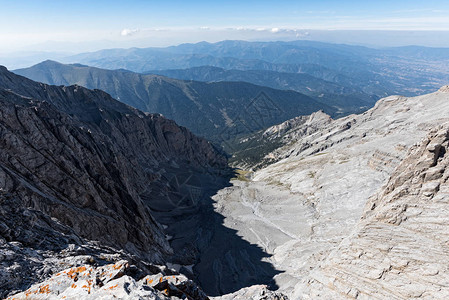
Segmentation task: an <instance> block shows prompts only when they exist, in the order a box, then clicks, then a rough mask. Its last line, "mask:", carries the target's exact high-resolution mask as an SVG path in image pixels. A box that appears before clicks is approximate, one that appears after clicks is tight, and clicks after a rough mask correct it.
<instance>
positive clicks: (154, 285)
mask: <svg viewBox="0 0 449 300" xmlns="http://www.w3.org/2000/svg"><path fill="white" fill-rule="evenodd" d="M112 298H119V299H129V300H131V299H161V300H162V299H198V300H206V299H208V297H207V296H206V295H205V294H204V293H203V292H202V291H201V290H200V289H199V288H198V287H197V286H196V285H195V284H194V283H193V282H192V281H191V280H188V279H187V278H186V277H185V276H183V275H175V274H171V275H164V274H163V273H156V274H150V275H146V274H145V273H144V272H142V270H140V269H138V268H137V267H136V266H134V265H130V264H129V262H127V261H126V260H122V261H118V262H116V263H115V264H109V265H105V266H101V267H95V266H91V265H82V266H80V267H73V268H70V269H66V270H62V271H60V272H58V273H57V274H55V275H53V276H52V277H51V278H49V279H47V280H46V281H44V282H41V283H38V284H35V285H33V286H31V287H30V288H29V289H27V290H26V291H24V292H21V293H18V294H16V295H12V296H10V297H8V298H7V299H8V300H13V299H16V300H20V299H36V300H37V299H68V300H69V299H73V300H75V299H92V300H94V299H112Z"/></svg>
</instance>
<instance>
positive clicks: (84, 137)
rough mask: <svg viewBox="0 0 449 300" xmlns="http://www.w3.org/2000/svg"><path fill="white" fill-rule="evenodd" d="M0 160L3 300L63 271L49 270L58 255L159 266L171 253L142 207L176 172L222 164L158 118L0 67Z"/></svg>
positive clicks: (202, 144) (162, 194)
mask: <svg viewBox="0 0 449 300" xmlns="http://www.w3.org/2000/svg"><path fill="white" fill-rule="evenodd" d="M0 152H1V155H0V190H1V193H2V194H1V203H2V205H1V211H0V229H1V230H0V231H1V238H0V242H1V243H0V250H1V255H3V257H4V259H2V261H1V263H0V267H1V268H2V272H0V273H1V275H0V290H2V292H3V293H2V295H3V296H4V295H5V294H6V293H8V292H9V291H12V290H15V289H22V288H24V287H26V286H27V285H29V283H32V282H34V281H36V280H38V279H39V278H46V276H48V275H49V274H51V273H53V272H55V271H57V270H58V269H60V268H62V267H70V266H71V265H70V263H69V264H63V263H61V264H59V263H56V262H60V261H58V259H55V258H56V257H58V255H59V256H60V258H61V259H62V258H63V257H64V254H60V253H63V251H64V249H65V251H66V252H67V251H68V252H70V251H72V252H74V253H77V254H80V253H81V254H89V255H93V256H94V257H93V259H94V260H95V257H97V258H98V260H99V261H105V259H104V258H100V256H102V255H101V252H105V253H110V254H111V255H112V254H113V255H116V256H118V257H124V258H130V257H131V258H130V259H132V257H134V259H135V260H139V259H143V260H146V261H147V262H150V263H151V262H153V263H161V262H163V257H166V256H168V255H172V249H171V247H170V246H169V244H168V242H167V240H166V237H165V235H164V233H163V230H162V228H161V226H160V225H159V224H158V222H156V221H155V220H154V218H153V216H152V214H151V212H150V209H149V206H150V204H151V202H152V201H155V199H159V198H163V199H166V201H169V200H170V198H166V194H167V193H170V192H173V193H176V192H178V191H177V187H175V186H173V185H170V184H169V178H170V176H172V175H173V174H176V172H184V171H186V170H192V171H197V172H203V173H205V172H206V171H207V172H208V173H211V174H214V172H219V170H222V169H224V168H225V166H226V159H225V157H224V156H223V155H221V154H220V153H218V152H217V151H216V150H215V149H214V148H213V146H212V145H211V144H210V143H209V142H207V141H206V140H204V139H201V138H197V137H195V136H194V135H193V134H191V133H190V132H189V131H188V130H187V129H185V128H183V127H179V126H177V125H176V124H175V123H174V122H173V121H170V120H167V119H165V118H164V117H162V116H160V115H151V114H145V113H142V112H140V111H138V110H136V109H133V108H131V107H128V106H126V105H124V104H122V103H120V102H118V101H116V100H114V99H112V98H111V97H110V96H109V95H108V94H106V93H105V92H102V91H99V90H94V91H91V90H88V89H85V88H82V87H79V86H70V87H56V86H49V85H45V84H40V83H36V82H33V81H31V80H28V79H26V78H24V77H21V76H17V75H14V74H12V73H10V72H8V71H7V70H6V69H5V68H3V67H1V68H0ZM142 195H145V199H144V200H143V199H142ZM70 245H72V246H70ZM111 247H112V248H111ZM67 249H69V250H67ZM70 249H71V250H70ZM114 249H115V250H114ZM77 250H78V252H77ZM61 251H62V252H61ZM58 253H59V254H58ZM66 256H70V255H66ZM46 258H49V259H50V263H49V261H45V259H46ZM52 258H53V260H51V259H52ZM116 259H118V258H116ZM73 263H75V262H73ZM78 263H79V262H78ZM19 271H20V272H19ZM21 272H23V273H21ZM25 272H26V273H27V274H29V276H21V274H24V273H25Z"/></svg>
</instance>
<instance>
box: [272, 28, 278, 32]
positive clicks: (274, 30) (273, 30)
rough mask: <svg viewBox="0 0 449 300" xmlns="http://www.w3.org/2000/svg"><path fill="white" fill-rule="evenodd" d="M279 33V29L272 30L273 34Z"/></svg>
mask: <svg viewBox="0 0 449 300" xmlns="http://www.w3.org/2000/svg"><path fill="white" fill-rule="evenodd" d="M279 31H280V29H279V28H271V32H273V33H277V32H279Z"/></svg>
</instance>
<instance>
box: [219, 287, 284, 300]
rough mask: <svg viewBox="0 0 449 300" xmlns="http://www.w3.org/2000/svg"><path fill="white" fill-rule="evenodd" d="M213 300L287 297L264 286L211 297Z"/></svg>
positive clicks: (261, 299)
mask: <svg viewBox="0 0 449 300" xmlns="http://www.w3.org/2000/svg"><path fill="white" fill-rule="evenodd" d="M211 299H214V300H288V297H287V296H285V295H284V294H282V293H280V292H273V291H270V290H269V289H268V287H267V286H266V285H253V286H250V287H247V288H243V289H241V290H239V291H237V292H235V293H232V294H227V295H224V296H221V297H212V298H211Z"/></svg>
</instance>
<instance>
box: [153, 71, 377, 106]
mask: <svg viewBox="0 0 449 300" xmlns="http://www.w3.org/2000/svg"><path fill="white" fill-rule="evenodd" d="M145 73H146V74H157V75H163V76H167V77H171V78H176V79H182V80H197V81H205V82H218V81H243V82H250V83H253V84H257V85H263V86H268V87H271V88H275V89H281V90H294V91H297V92H300V93H303V94H305V95H308V96H311V97H314V98H315V99H316V100H318V101H319V102H323V103H325V104H327V105H331V106H333V107H336V108H338V109H339V110H340V112H341V113H342V114H347V113H356V112H360V111H362V110H366V108H368V107H371V106H372V105H373V103H374V102H375V101H376V100H377V98H378V97H376V96H375V95H369V94H366V93H364V92H363V91H362V90H361V89H360V88H357V87H355V86H352V85H347V86H345V85H342V84H339V83H335V82H331V81H327V80H323V79H320V78H317V77H314V76H311V75H309V74H307V73H287V72H276V71H266V70H248V71H242V70H226V69H223V68H218V67H211V66H203V67H194V68H189V69H174V70H153V71H148V72H145Z"/></svg>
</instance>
